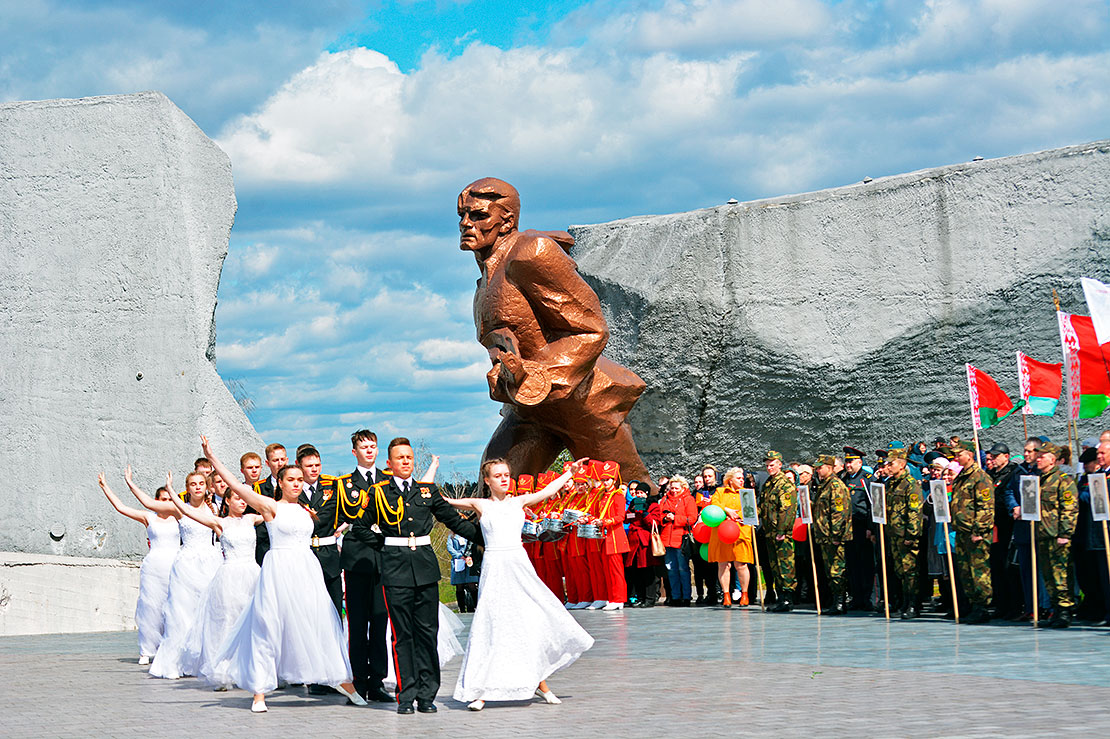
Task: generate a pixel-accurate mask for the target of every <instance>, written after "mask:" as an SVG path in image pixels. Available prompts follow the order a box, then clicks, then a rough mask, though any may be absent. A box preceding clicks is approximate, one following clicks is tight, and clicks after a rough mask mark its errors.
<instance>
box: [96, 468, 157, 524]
mask: <svg viewBox="0 0 1110 739" xmlns="http://www.w3.org/2000/svg"><path fill="white" fill-rule="evenodd" d="M96 481H97V482H98V483H100V489H101V490H103V491H104V497H106V498H107V499H108V502H109V503H111V504H112V507H113V508H115V509H116V510H117V511H119V512H120V513H122V514H123V515H125V516H127V517H128V518H130V519H131V520H133V521H138V522H139V523H141V524H143V525H144V526H146V525H147V524H148V523H149V520H148V519H147V515H148V514H147V512H146V511H140V510H139V509H138V508H130V507H128V506H125V505H124V504H123V502H122V501H121V500H120V499H119V496H117V495H116V494H115V493H113V492H112V489H111V488H110V487H108V482H107V481H106V480H105V479H104V473H103V472H101V473H100V474H99V475H97V476H96Z"/></svg>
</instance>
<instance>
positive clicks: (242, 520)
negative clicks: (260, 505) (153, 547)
mask: <svg viewBox="0 0 1110 739" xmlns="http://www.w3.org/2000/svg"><path fill="white" fill-rule="evenodd" d="M221 482H222V480H221ZM172 500H173V503H174V505H176V506H177V509H178V510H179V511H181V512H182V513H183V514H184V515H186V516H188V517H189V518H191V519H193V520H194V521H196V522H197V523H199V524H202V525H204V526H207V527H208V528H210V529H212V530H213V531H215V532H216V536H218V537H220V547H221V548H222V549H223V553H224V561H223V563H222V564H221V565H220V566H219V568H218V569H217V570H216V575H215V576H214V577H213V578H212V582H211V583H210V584H209V585H208V589H207V590H205V591H204V595H203V596H202V597H201V601H200V607H199V609H198V610H197V616H196V619H195V620H194V621H193V626H192V628H191V629H189V634H188V636H187V637H186V639H185V648H184V654H183V655H182V659H181V665H182V671H183V672H184V673H185V674H187V675H196V676H197V677H199V678H201V679H205V678H206V677H207V676H210V675H212V668H213V665H214V660H215V657H216V655H217V654H219V652H220V648H221V647H223V644H224V641H225V640H226V639H227V637H228V635H229V634H230V633H231V629H232V627H233V626H234V625H235V622H236V621H238V620H239V615H240V614H241V613H242V612H243V609H244V608H246V607H247V604H248V603H250V600H251V597H253V596H254V588H255V585H256V584H257V583H258V573H259V567H258V563H257V562H255V561H254V550H255V542H256V539H255V534H254V527H255V526H257V525H258V524H260V523H262V516H260V515H258V514H257V513H247V512H246V510H247V502H246V501H245V500H243V497H242V496H241V495H239V494H238V493H235V492H227V494H226V496H224V498H223V502H222V506H221V507H223V508H225V509H226V513H227V515H225V516H219V517H217V516H213V515H212V513H211V512H210V511H208V510H206V509H204V508H192V507H190V506H186V505H185V504H184V503H182V502H181V501H180V500H177V499H172ZM216 689H217V690H226V689H227V686H226V685H217V686H216Z"/></svg>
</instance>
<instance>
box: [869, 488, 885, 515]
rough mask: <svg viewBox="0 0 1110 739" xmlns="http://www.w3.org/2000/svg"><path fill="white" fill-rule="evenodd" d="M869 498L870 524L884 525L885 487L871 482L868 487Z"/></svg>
mask: <svg viewBox="0 0 1110 739" xmlns="http://www.w3.org/2000/svg"><path fill="white" fill-rule="evenodd" d="M869 492H870V497H871V522H872V523H880V524H883V525H884V526H885V525H886V485H884V484H882V483H881V482H873V483H871V485H870V486H869Z"/></svg>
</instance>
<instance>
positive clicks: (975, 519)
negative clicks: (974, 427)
mask: <svg viewBox="0 0 1110 739" xmlns="http://www.w3.org/2000/svg"><path fill="white" fill-rule="evenodd" d="M953 451H954V452H955V454H956V462H957V463H958V464H960V465H961V466H962V467H963V469H961V470H960V474H958V475H956V479H955V480H954V481H953V482H952V523H953V525H954V526H955V528H956V550H955V555H956V567H957V568H958V570H959V577H960V581H961V583H962V585H963V587H964V591H965V592H966V594H967V598H968V600H969V601H970V603H971V612H970V613H969V614H968V616H967V619H966V621H965V623H969V624H983V623H986V622H987V621H990V612H989V611H988V610H987V607H988V605H989V604H990V601H991V563H990V553H991V536H992V534H993V532H994V481H992V480H991V478H990V475H988V474H987V473H986V472H984V471H983V468H982V467H980V466H979V463H978V462H977V461H976V460H975V445H974V444H972V443H971V442H970V441H959V442H956V445H955V446H954V447H953Z"/></svg>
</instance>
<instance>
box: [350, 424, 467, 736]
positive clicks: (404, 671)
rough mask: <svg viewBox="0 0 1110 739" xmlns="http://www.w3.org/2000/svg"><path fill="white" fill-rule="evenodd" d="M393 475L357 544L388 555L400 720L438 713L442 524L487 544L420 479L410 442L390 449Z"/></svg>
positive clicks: (396, 442) (359, 522)
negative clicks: (436, 536) (436, 542)
mask: <svg viewBox="0 0 1110 739" xmlns="http://www.w3.org/2000/svg"><path fill="white" fill-rule="evenodd" d="M388 454H389V468H390V470H391V471H392V472H393V475H392V476H390V477H389V478H388V479H385V480H382V481H381V482H378V483H377V484H375V485H374V486H373V489H372V492H371V494H370V495H368V496H367V499H366V500H365V501H364V505H366V508H365V509H364V512H363V515H362V516H360V517H358V518H357V519H356V520H355V523H354V525H353V526H352V528H351V537H352V538H354V539H356V540H358V541H360V542H362V543H363V544H365V545H366V546H368V547H373V548H378V549H380V552H381V554H380V556H381V578H382V586H383V589H384V592H385V601H386V608H387V609H388V611H389V623H390V626H391V628H392V629H393V660H394V666H395V672H396V675H397V713H401V714H409V713H412V712H413V701H414V700H415V701H416V710H418V711H420V712H421V713H435V712H436V706H435V703H434V700H435V697H436V693H437V692H438V691H439V656H438V654H437V653H436V640H437V636H438V631H439V579H440V571H439V560H438V559H437V557H436V553H435V551H434V550H433V549H432V540H431V537H430V536H429V535H430V534H431V532H432V527H433V526H434V525H435V522H436V521H437V520H438V521H440V522H442V523H443V524H444V525H445V526H447V528H449V529H451V530H452V531H454V532H455V533H456V534H459V535H460V536H462V537H464V538H466V539H470V540H471V541H473V542H479V543H480V542H481V541H482V536H481V530H480V529H479V527H478V524H477V522H476V521H471V520H468V519H465V518H463V517H462V516H460V515H459V513H458V511H456V510H455V509H454V508H453V507H452V506H451V504H450V503H448V502H447V501H446V500H445V499H444V497H443V496H442V495H441V494H440V492H439V488H437V487H436V486H435V484H434V483H432V482H418V481H416V480H414V479H413V462H414V459H413V457H414V455H413V451H412V444H411V443H410V442H409V440H408V439H405V438H403V437H399V438H396V439H393V441H391V442H389V449H388Z"/></svg>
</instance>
